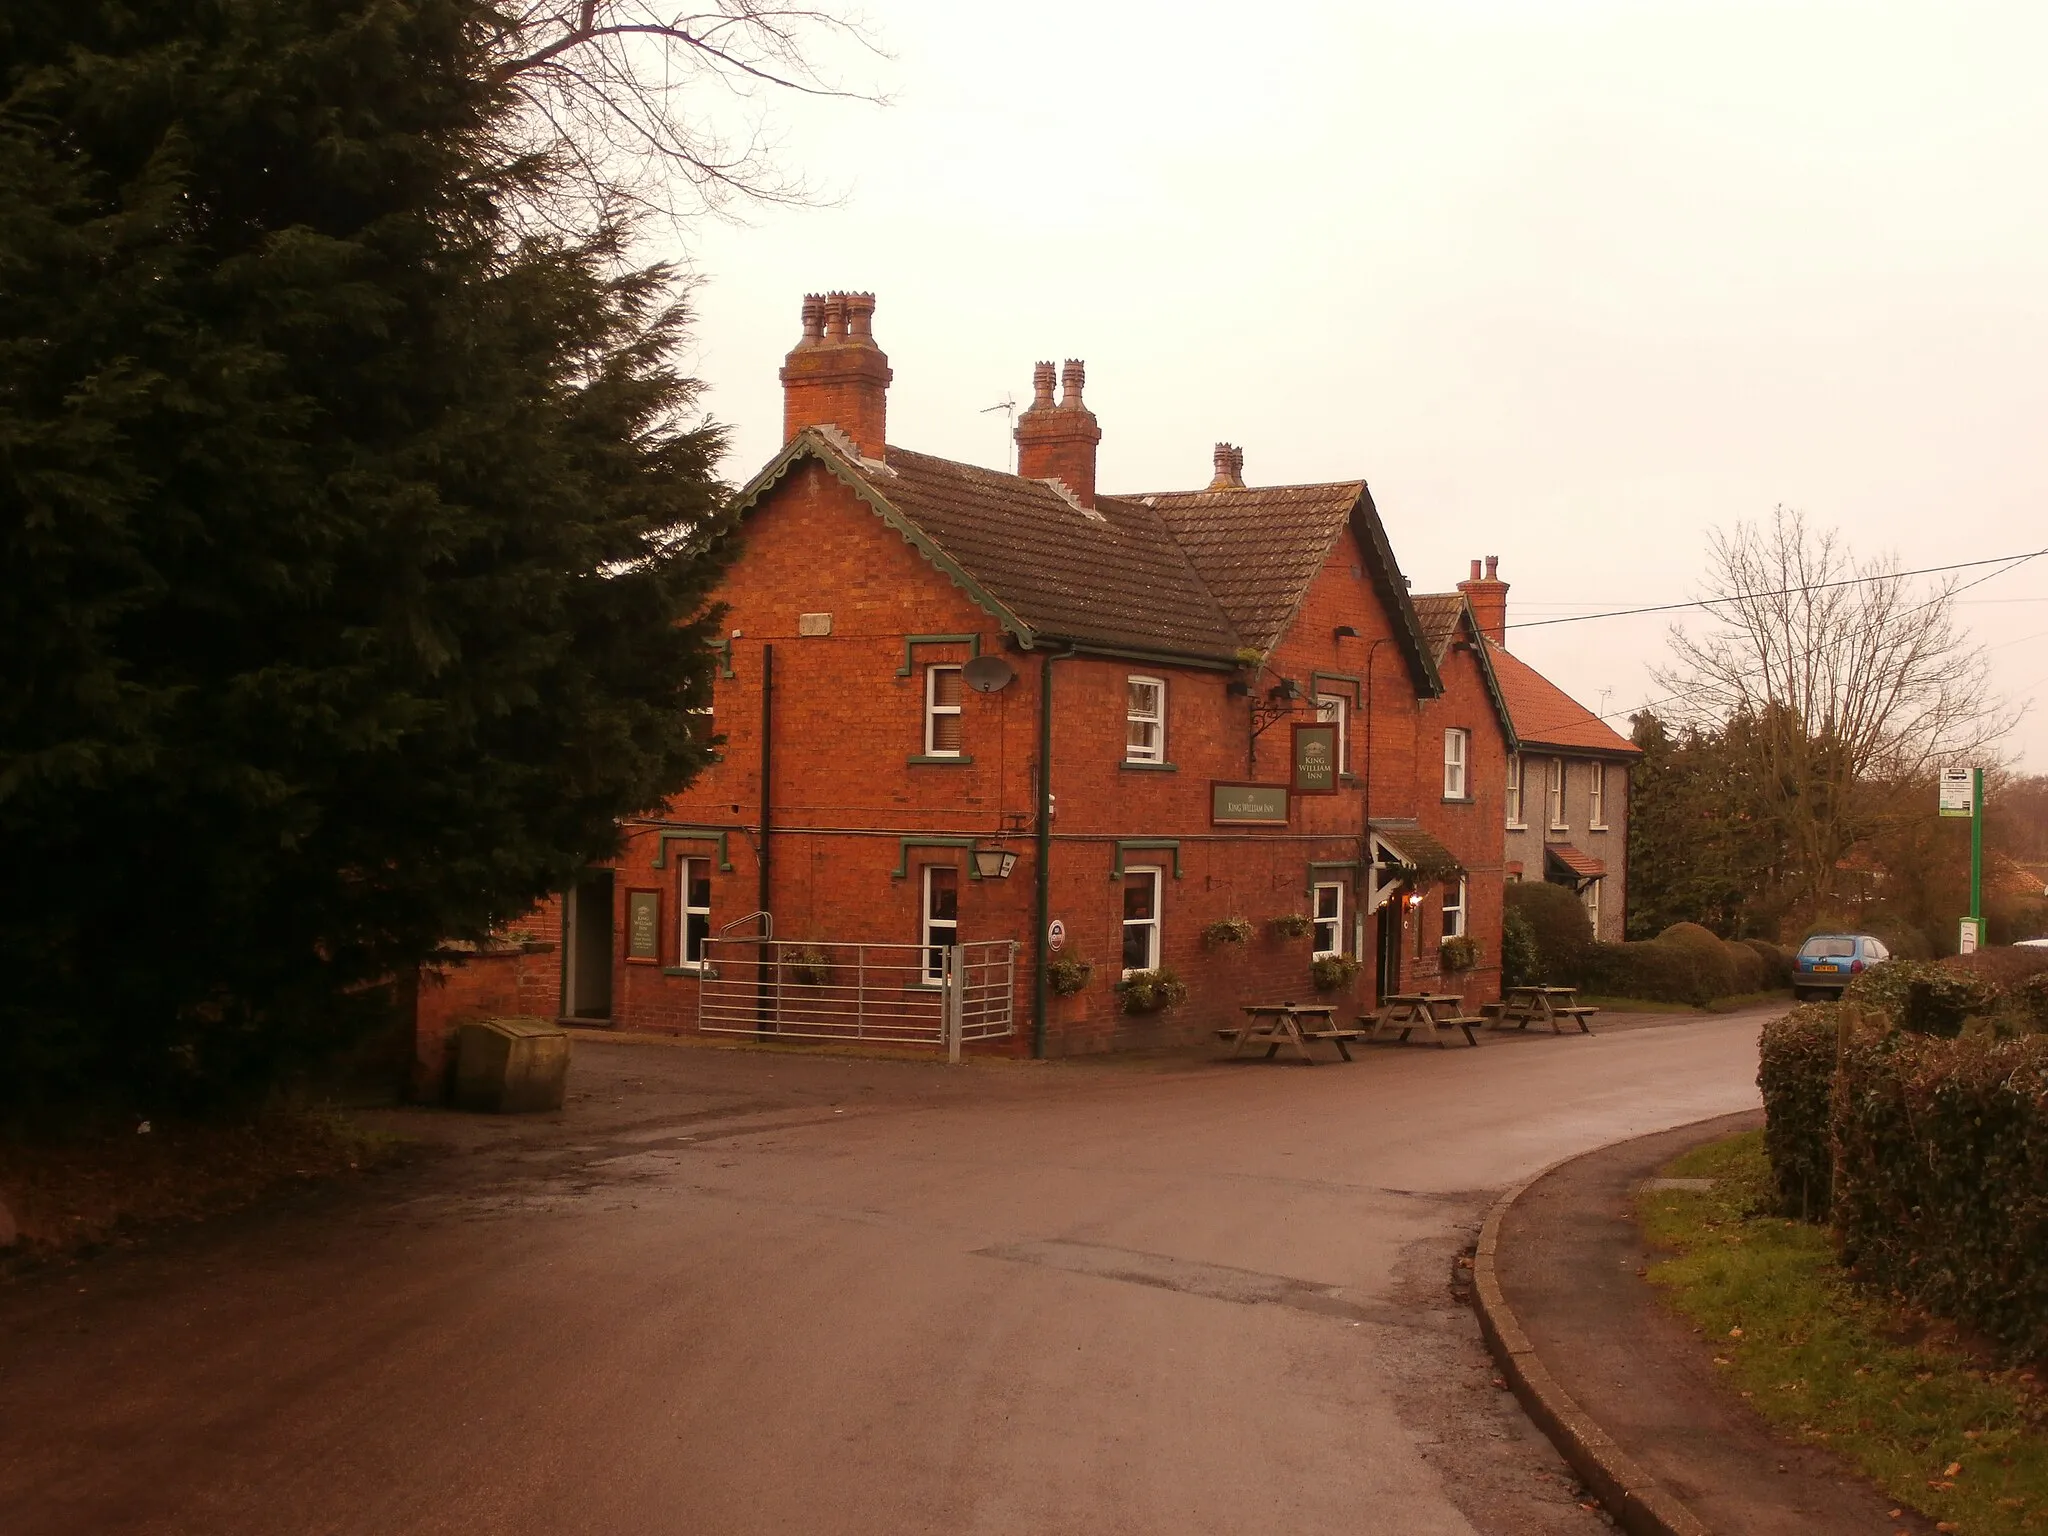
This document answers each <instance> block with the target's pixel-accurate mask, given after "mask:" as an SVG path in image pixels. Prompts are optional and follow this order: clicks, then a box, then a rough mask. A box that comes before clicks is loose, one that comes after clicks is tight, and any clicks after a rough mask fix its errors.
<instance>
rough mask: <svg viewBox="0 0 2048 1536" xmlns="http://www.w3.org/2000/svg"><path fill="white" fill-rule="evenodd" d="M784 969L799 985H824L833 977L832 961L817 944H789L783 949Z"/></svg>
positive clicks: (785, 973)
mask: <svg viewBox="0 0 2048 1536" xmlns="http://www.w3.org/2000/svg"><path fill="white" fill-rule="evenodd" d="M782 970H783V974H784V975H785V976H786V977H788V979H789V980H791V981H793V982H795V983H797V985H799V986H804V987H822V986H823V985H825V983H826V982H827V981H829V980H830V979H831V976H832V963H831V960H830V959H829V957H828V956H827V955H826V954H825V951H823V950H822V949H819V948H817V947H816V946H815V945H810V944H788V945H784V946H783V950H782Z"/></svg>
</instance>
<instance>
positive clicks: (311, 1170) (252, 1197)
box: [0, 1110, 403, 1263]
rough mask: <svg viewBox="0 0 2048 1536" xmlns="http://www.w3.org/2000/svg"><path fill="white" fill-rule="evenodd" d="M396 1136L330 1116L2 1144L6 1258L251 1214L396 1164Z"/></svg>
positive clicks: (142, 1128)
mask: <svg viewBox="0 0 2048 1536" xmlns="http://www.w3.org/2000/svg"><path fill="white" fill-rule="evenodd" d="M402 1146H403V1143H402V1142H400V1141H399V1139H398V1138H396V1137H391V1136H384V1135H379V1134H376V1133H373V1132H369V1131H365V1130H364V1129H362V1128H361V1127H359V1126H357V1125H355V1124H353V1123H352V1122H350V1121H349V1120H347V1119H345V1118H344V1117H342V1116H341V1115H338V1114H335V1113H332V1112H329V1111H326V1110H279V1111H274V1112H272V1113H269V1114H265V1115H262V1116H260V1117H258V1118H256V1119H254V1120H248V1121H241V1122H229V1123H221V1122H213V1121H196V1122H166V1121H161V1120H159V1121H154V1122H151V1121H141V1122H136V1121H132V1120H131V1121H124V1122H121V1123H119V1124H118V1125H117V1126H108V1125H101V1126H98V1127H95V1128H94V1129H92V1130H90V1131H80V1132H78V1133H75V1134H72V1135H69V1136H62V1137H38V1138H35V1139H33V1140H0V1201H4V1202H5V1204H6V1207H7V1210H8V1212H9V1213H10V1214H11V1216H12V1217H13V1221H14V1225H15V1227H16V1228H17V1232H18V1239H17V1241H16V1243H15V1246H14V1248H13V1249H12V1250H10V1253H9V1256H10V1258H12V1259H14V1260H16V1261H22V1260H26V1261H28V1262H31V1263H33V1262H38V1261H47V1260H51V1259H67V1258H82V1257H85V1256H87V1255H89V1254H91V1253H94V1252H97V1251H98V1250H100V1249H102V1248H106V1247H110V1246H119V1245H122V1244H126V1243H132V1242H135V1241H137V1240H139V1239H140V1238H141V1237H142V1236H143V1235H145V1234H146V1232H147V1231H148V1230H149V1229H151V1228H153V1227H160V1226H164V1225H167V1224H175V1223H179V1222H186V1221H197V1220H200V1219H203V1218H205V1217H208V1216H218V1215H222V1214H224V1213H226V1212H228V1211H232V1210H237V1209H240V1208H241V1207H243V1206H246V1205H250V1204H252V1203H254V1202H255V1201H257V1200H260V1199H262V1198H263V1197H264V1196H266V1195H269V1194H271V1193H273V1192H275V1191H277V1190H279V1189H282V1188H288V1187H292V1186H297V1185H304V1184H309V1183H314V1182H319V1181H322V1180H327V1179H334V1178H341V1177H346V1176H348V1175H351V1174H355V1173H359V1172H361V1171H363V1170H365V1169H368V1168H370V1167H373V1166H375V1165H377V1164H379V1163H384V1162H388V1161H390V1160H391V1159H392V1158H393V1157H395V1156H397V1155H398V1153H399V1151H400V1149H401V1147H402Z"/></svg>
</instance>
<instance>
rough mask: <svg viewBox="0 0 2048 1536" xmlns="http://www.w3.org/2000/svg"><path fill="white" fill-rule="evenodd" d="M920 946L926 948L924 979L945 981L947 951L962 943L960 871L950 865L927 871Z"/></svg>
mask: <svg viewBox="0 0 2048 1536" xmlns="http://www.w3.org/2000/svg"><path fill="white" fill-rule="evenodd" d="M917 941H918V943H920V944H922V945H923V946H924V979H925V980H926V981H930V982H939V981H944V980H945V979H946V949H947V947H948V946H949V945H953V944H958V943H959V942H960V871H959V870H957V869H955V868H954V867H953V866H952V865H950V864H927V865H925V867H924V919H923V922H922V923H921V924H920V925H919V932H918V936H917Z"/></svg>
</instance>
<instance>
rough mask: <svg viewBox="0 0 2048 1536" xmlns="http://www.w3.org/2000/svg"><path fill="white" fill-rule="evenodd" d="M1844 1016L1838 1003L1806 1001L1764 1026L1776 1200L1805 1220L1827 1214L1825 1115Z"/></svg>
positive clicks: (1767, 1136) (1761, 1059) (1767, 1148)
mask: <svg viewBox="0 0 2048 1536" xmlns="http://www.w3.org/2000/svg"><path fill="white" fill-rule="evenodd" d="M1840 1017H1841V1005H1840V1004H1838V1003H1805V1004H1802V1005H1801V1006H1799V1007H1797V1008H1794V1009H1793V1010H1792V1011H1791V1012H1790V1013H1788V1014H1786V1015H1785V1016H1784V1017H1783V1018H1779V1019H1773V1020H1772V1021H1771V1022H1770V1023H1768V1024H1766V1025H1765V1026H1764V1032H1763V1039H1762V1041H1761V1043H1760V1045H1759V1048H1758V1053H1757V1055H1758V1066H1757V1074H1756V1085H1757V1087H1758V1088H1759V1089H1761V1090H1762V1091H1763V1096H1764V1152H1765V1154H1766V1155H1767V1156H1768V1157H1769V1158H1770V1160H1771V1178H1772V1180H1773V1182H1775V1183H1776V1185H1777V1189H1778V1208H1779V1210H1781V1211H1782V1212H1783V1213H1784V1214H1785V1215H1787V1216H1795V1217H1797V1218H1799V1219H1800V1220H1802V1221H1821V1220H1824V1219H1825V1218H1826V1216H1827V1214H1828V1205H1829V1198H1830V1189H1831V1186H1832V1183H1833V1165H1834V1151H1833V1147H1832V1145H1831V1143H1830V1142H1829V1139H1828V1137H1829V1131H1828V1121H1829V1113H1830V1108H1829V1106H1830V1102H1831V1100H1832V1098H1833V1091H1834V1082H1835V1050H1836V1037H1837V1030H1838V1029H1839V1026H1840Z"/></svg>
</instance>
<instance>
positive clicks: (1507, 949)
mask: <svg viewBox="0 0 2048 1536" xmlns="http://www.w3.org/2000/svg"><path fill="white" fill-rule="evenodd" d="M1542 969H1543V956H1542V954H1541V953H1540V952H1539V951H1538V950H1537V948H1536V930H1535V929H1533V928H1531V927H1530V926H1529V919H1527V918H1526V917H1524V916H1522V914H1521V912H1520V911H1519V910H1518V909H1516V908H1515V907H1514V906H1512V905H1510V906H1509V907H1508V909H1507V910H1506V911H1505V912H1504V913H1502V914H1501V924H1500V984H1501V985H1502V986H1504V987H1526V986H1530V985H1533V984H1535V983H1537V982H1540V981H1541V980H1542V979H1543V978H1542V976H1541V974H1540V973H1541V971H1542Z"/></svg>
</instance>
